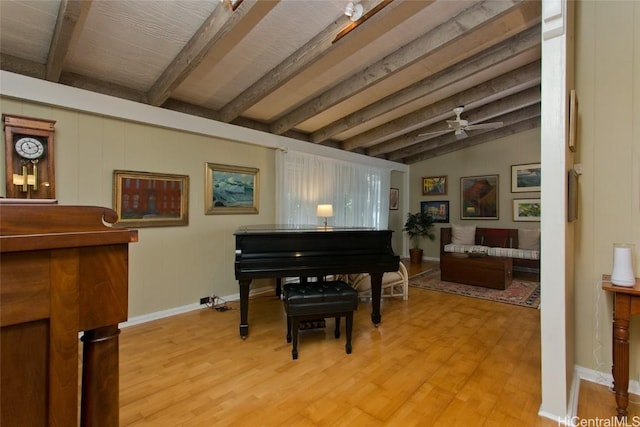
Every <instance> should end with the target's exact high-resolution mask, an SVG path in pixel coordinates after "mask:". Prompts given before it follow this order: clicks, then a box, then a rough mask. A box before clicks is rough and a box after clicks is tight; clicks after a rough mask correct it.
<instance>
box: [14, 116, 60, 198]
mask: <svg viewBox="0 0 640 427" xmlns="http://www.w3.org/2000/svg"><path fill="white" fill-rule="evenodd" d="M2 121H3V123H4V137H5V174H6V188H7V197H9V198H15V199H55V198H56V185H55V172H54V161H53V154H54V152H53V134H54V131H55V129H54V125H55V123H56V122H55V121H53V120H42V119H34V118H31V117H22V116H11V115H8V114H5V115H3V116H2Z"/></svg>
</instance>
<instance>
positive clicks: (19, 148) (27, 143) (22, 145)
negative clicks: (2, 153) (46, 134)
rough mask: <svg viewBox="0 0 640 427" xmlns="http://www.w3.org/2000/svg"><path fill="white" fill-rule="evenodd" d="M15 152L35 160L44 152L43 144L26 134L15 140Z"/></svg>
mask: <svg viewBox="0 0 640 427" xmlns="http://www.w3.org/2000/svg"><path fill="white" fill-rule="evenodd" d="M16 152H17V153H18V155H19V156H20V157H22V158H25V159H28V160H35V159H39V158H40V157H42V155H43V154H44V145H43V144H42V142H41V141H40V140H38V139H36V138H32V137H30V136H26V137H23V138H20V139H18V140H17V141H16Z"/></svg>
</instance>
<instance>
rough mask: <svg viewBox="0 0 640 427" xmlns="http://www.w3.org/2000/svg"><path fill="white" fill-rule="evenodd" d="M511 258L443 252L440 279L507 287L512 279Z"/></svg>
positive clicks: (476, 284) (494, 287)
mask: <svg viewBox="0 0 640 427" xmlns="http://www.w3.org/2000/svg"><path fill="white" fill-rule="evenodd" d="M512 268H513V260H512V259H511V258H503V257H493V256H469V255H466V254H445V255H443V256H442V257H441V258H440V273H441V279H442V280H443V281H445V282H456V283H464V284H466V285H474V286H484V287H485V288H493V289H507V288H508V287H509V286H510V285H511V282H512V280H513V277H512Z"/></svg>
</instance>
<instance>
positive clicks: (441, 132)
mask: <svg viewBox="0 0 640 427" xmlns="http://www.w3.org/2000/svg"><path fill="white" fill-rule="evenodd" d="M452 131H453V129H447V130H439V131H436V132H427V133H419V134H418V136H437V135H444V134H445V133H449V132H452Z"/></svg>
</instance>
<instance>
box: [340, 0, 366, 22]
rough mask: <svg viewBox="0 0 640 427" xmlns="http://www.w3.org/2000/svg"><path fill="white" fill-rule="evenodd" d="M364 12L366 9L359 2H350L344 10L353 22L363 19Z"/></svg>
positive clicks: (357, 0)
mask: <svg viewBox="0 0 640 427" xmlns="http://www.w3.org/2000/svg"><path fill="white" fill-rule="evenodd" d="M363 12H364V8H363V7H362V5H361V4H360V1H359V0H356V1H350V2H349V3H347V6H346V7H345V8H344V14H345V15H347V16H348V17H349V18H351V20H352V21H353V22H355V21H357V20H358V19H360V18H362V14H363Z"/></svg>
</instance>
